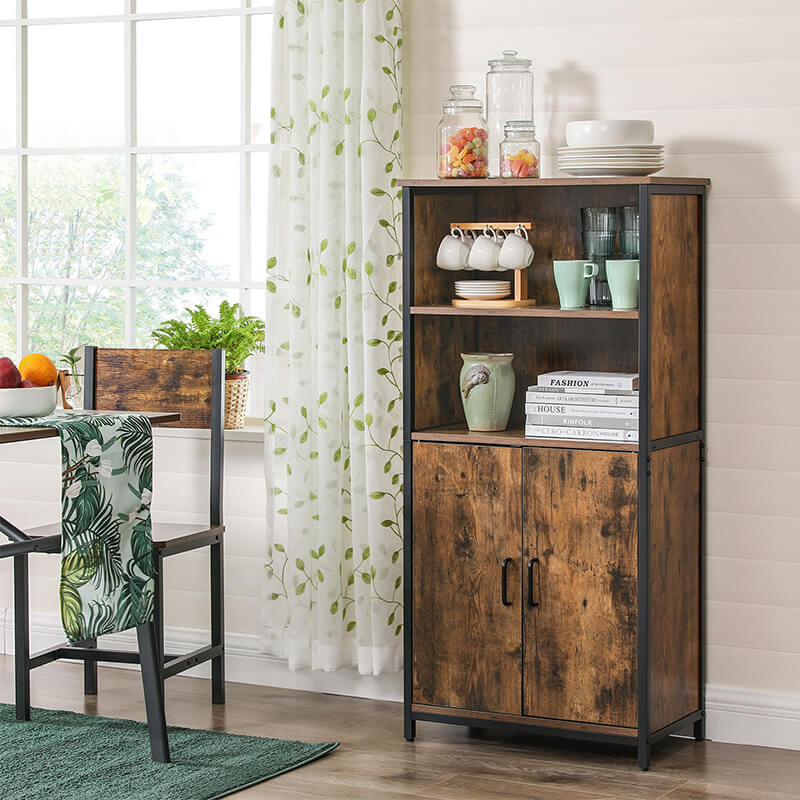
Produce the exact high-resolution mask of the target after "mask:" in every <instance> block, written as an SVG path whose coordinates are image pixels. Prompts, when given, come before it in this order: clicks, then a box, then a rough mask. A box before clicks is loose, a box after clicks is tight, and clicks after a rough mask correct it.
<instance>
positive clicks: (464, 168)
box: [437, 85, 489, 178]
mask: <svg viewBox="0 0 800 800" xmlns="http://www.w3.org/2000/svg"><path fill="white" fill-rule="evenodd" d="M476 91H477V89H476V88H475V87H474V86H470V85H455V86H451V87H450V99H449V100H445V101H444V103H443V104H442V120H441V122H440V123H439V128H438V131H437V138H438V151H437V152H438V154H439V163H438V170H437V174H438V176H439V177H440V178H487V177H489V163H488V162H489V145H488V141H487V140H488V133H487V131H486V122H485V120H484V119H483V103H482V102H481V101H480V100H479V99H478V98H477V97H475V92H476Z"/></svg>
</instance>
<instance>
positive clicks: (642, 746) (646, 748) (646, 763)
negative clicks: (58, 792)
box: [637, 741, 650, 772]
mask: <svg viewBox="0 0 800 800" xmlns="http://www.w3.org/2000/svg"><path fill="white" fill-rule="evenodd" d="M637 754H638V757H639V769H640V770H642V771H643V772H646V771H647V770H648V769H650V745H649V744H648V743H647V742H646V741H644V742H641V741H640V742H639V745H638V747H637Z"/></svg>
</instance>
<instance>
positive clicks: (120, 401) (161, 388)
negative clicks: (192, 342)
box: [94, 349, 213, 428]
mask: <svg viewBox="0 0 800 800" xmlns="http://www.w3.org/2000/svg"><path fill="white" fill-rule="evenodd" d="M211 360H212V351H211V350H138V349H98V350H97V357H96V365H95V387H96V389H95V402H94V405H95V407H96V408H99V409H105V410H110V411H111V410H113V411H159V410H164V411H176V412H179V413H180V414H181V419H180V422H175V423H171V426H172V427H180V428H209V427H210V426H211V398H212V394H213V387H212V379H211Z"/></svg>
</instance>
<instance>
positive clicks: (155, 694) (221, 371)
mask: <svg viewBox="0 0 800 800" xmlns="http://www.w3.org/2000/svg"><path fill="white" fill-rule="evenodd" d="M96 355H97V348H96V347H86V348H85V351H84V367H85V379H84V398H85V402H84V406H85V408H86V409H94V407H95V397H96V382H95V380H96V373H95V368H96ZM211 383H212V394H211V426H210V436H211V442H210V451H211V454H210V468H209V473H210V474H209V495H210V499H209V528H210V530H209V531H208V533H207V535H205V536H201V537H197V538H194V539H192V540H191V541H184V542H181V541H178V542H176V543H175V544H172V545H170V544H167V545H165V546H164V547H160V548H154V551H153V559H154V562H155V574H156V589H155V592H156V603H155V616H154V620H153V622H151V623H147V624H146V625H142V626H139V628H137V639H138V644H139V652H138V653H137V652H128V651H121V650H108V649H99V648H98V646H97V640H96V639H87V640H85V641H83V642H76V643H74V644H72V645H68V644H61V645H57V646H56V647H51V648H48V649H46V650H44V651H42V652H39V653H36V654H35V655H31V652H30V605H29V596H28V590H29V581H28V556H29V555H30V554H31V553H58V552H60V549H61V536H58V535H55V536H46V537H38V538H31V537H29V536H28V535H27V534H26V533H24V531H21V530H20V529H19V528H17V527H16V526H15V525H13V523H11V522H9V521H8V520H6V519H4V518H3V517H0V533H2V534H4V535H5V536H6V538H8V539H9V540H10V543H9V544H3V545H0V558H7V557H13V559H14V609H15V613H14V636H15V650H16V655H15V697H16V714H17V719H19V720H29V719H30V671H31V670H33V669H36V668H37V667H41V666H43V665H44V664H49V663H51V662H53V661H56V660H58V659H73V660H79V661H83V664H84V693H85V694H90V695H91V694H96V693H97V664H98V662H100V661H103V662H107V663H116V664H140V665H141V667H142V681H143V685H144V694H145V705H146V709H147V718H148V725H149V729H150V740H151V749H152V753H153V759H154V760H156V761H164V762H166V761H169V745H168V742H167V735H166V721H165V715H164V681H165V680H166V679H167V678H170V677H172V676H173V675H178V674H180V673H181V672H185V671H186V670H187V669H191V668H192V667H196V666H197V665H198V664H202V663H204V662H206V661H211V696H212V702H213V703H214V704H223V703H224V702H225V644H224V638H225V628H224V620H225V607H224V549H223V548H224V545H223V533H224V530H225V529H224V527H223V525H222V499H223V498H222V493H223V480H222V479H223V456H224V417H225V351H224V350H214V351H212V376H211ZM200 547H209V548H210V551H211V557H210V564H211V567H210V573H211V576H210V577H211V643H210V644H209V645H208V646H205V647H201V648H198V649H197V650H194V651H193V652H191V653H187V654H182V655H174V654H164V652H163V643H164V603H163V592H164V584H163V562H164V559H165V558H167V557H169V556H172V555H177V554H178V553H184V552H187V551H189V550H196V549H198V548H200Z"/></svg>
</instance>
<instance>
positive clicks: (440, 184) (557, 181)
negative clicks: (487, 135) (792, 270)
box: [397, 175, 711, 189]
mask: <svg viewBox="0 0 800 800" xmlns="http://www.w3.org/2000/svg"><path fill="white" fill-rule="evenodd" d="M625 184H651V185H655V186H658V185H664V186H667V185H679V186H709V185H710V184H711V179H710V178H673V177H671V176H666V175H654V176H650V177H647V176H644V175H633V176H626V177H618V178H454V179H450V180H447V179H441V178H404V179H400V180H398V181H397V185H398V186H415V187H424V188H445V187H450V188H454V189H455V188H456V187H458V186H464V187H466V186H469V187H476V186H482V187H485V188H487V189H488V188H492V187H496V186H518V187H523V186H525V187H529V186H620V185H625Z"/></svg>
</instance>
